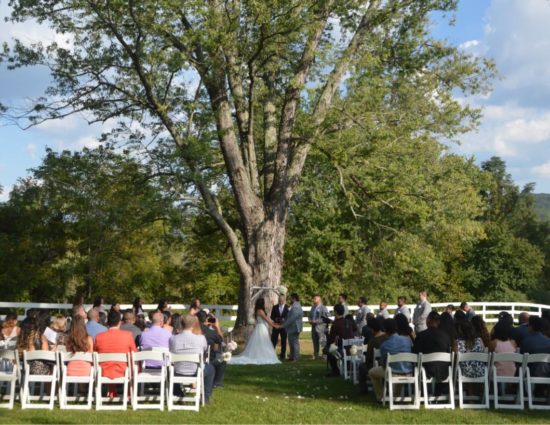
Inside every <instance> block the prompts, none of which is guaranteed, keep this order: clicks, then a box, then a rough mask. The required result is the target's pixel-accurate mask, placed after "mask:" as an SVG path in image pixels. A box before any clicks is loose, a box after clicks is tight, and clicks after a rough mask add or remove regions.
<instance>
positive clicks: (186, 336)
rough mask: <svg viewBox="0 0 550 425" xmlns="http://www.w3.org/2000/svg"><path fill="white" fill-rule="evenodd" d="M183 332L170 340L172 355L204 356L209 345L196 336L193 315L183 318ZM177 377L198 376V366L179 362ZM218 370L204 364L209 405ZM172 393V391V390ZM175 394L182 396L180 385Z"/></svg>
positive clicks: (201, 337)
mask: <svg viewBox="0 0 550 425" xmlns="http://www.w3.org/2000/svg"><path fill="white" fill-rule="evenodd" d="M182 322H183V329H182V332H181V333H179V334H177V335H175V336H173V337H172V338H171V339H170V352H171V353H191V354H193V353H197V354H204V353H205V351H206V350H207V349H208V343H207V342H206V338H205V337H204V335H195V334H194V333H193V329H194V328H195V326H196V325H197V323H198V320H197V317H196V316H195V315H192V314H186V315H185V316H183V320H182ZM174 369H175V374H176V375H177V376H195V375H196V374H197V365H196V364H194V363H188V362H177V363H175V365H174ZM215 375H216V370H215V369H214V367H213V366H212V365H211V364H208V363H205V364H204V389H205V391H204V392H205V399H206V403H209V401H210V396H211V395H212V389H213V388H214V377H215ZM170 391H172V389H170ZM174 394H175V395H177V396H181V395H183V394H182V391H181V388H180V386H179V385H176V387H175V388H174Z"/></svg>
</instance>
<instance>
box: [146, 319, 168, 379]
mask: <svg viewBox="0 0 550 425" xmlns="http://www.w3.org/2000/svg"><path fill="white" fill-rule="evenodd" d="M152 321H153V325H152V326H151V327H150V328H149V329H147V330H146V331H144V332H142V334H141V337H140V342H141V348H142V349H150V348H169V347H170V338H171V337H172V332H169V331H168V330H166V329H164V328H163V325H164V314H163V313H162V312H160V311H155V313H153V320H152ZM145 367H147V368H149V369H160V368H161V367H162V362H160V361H158V360H147V361H146V362H145Z"/></svg>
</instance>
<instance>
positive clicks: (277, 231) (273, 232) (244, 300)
mask: <svg viewBox="0 0 550 425" xmlns="http://www.w3.org/2000/svg"><path fill="white" fill-rule="evenodd" d="M286 217H287V212H286V210H285V211H284V212H283V214H282V217H279V218H270V219H268V220H265V221H263V222H262V223H260V225H259V226H258V228H257V229H256V230H255V231H253V232H251V234H250V235H249V236H248V238H247V240H246V258H247V262H248V264H249V266H250V272H249V273H243V272H241V284H240V290H239V310H238V313H237V321H236V323H235V328H236V329H237V332H239V329H242V330H244V329H246V327H247V325H248V324H249V322H250V321H251V320H252V319H253V318H254V302H255V301H254V298H253V292H252V288H253V287H262V288H271V289H274V288H276V287H277V286H279V285H280V284H281V277H282V272H283V256H284V245H285V236H286ZM256 292H257V290H255V291H254V293H256ZM260 297H263V298H264V299H265V301H266V311H267V313H268V314H269V312H270V310H271V306H272V305H273V304H275V303H276V302H277V294H276V293H275V291H273V290H269V289H267V290H261V293H260V294H259V295H258V297H257V298H260ZM257 298H256V299H257Z"/></svg>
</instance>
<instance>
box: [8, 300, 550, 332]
mask: <svg viewBox="0 0 550 425" xmlns="http://www.w3.org/2000/svg"><path fill="white" fill-rule="evenodd" d="M448 304H453V305H454V306H455V308H458V306H459V305H460V302H444V303H433V304H432V308H433V309H436V310H438V311H443V310H444V309H445V307H446V306H447V305H448ZM468 304H469V305H470V306H471V307H472V308H473V309H474V310H475V312H476V314H479V315H481V316H482V317H483V320H485V321H486V322H487V323H495V322H496V321H497V315H498V313H500V312H501V311H507V312H508V313H510V314H511V315H512V316H513V317H514V320H516V319H517V316H518V315H519V314H520V313H521V312H524V311H525V312H528V313H529V314H535V315H538V316H540V315H541V313H542V310H546V309H549V310H550V305H544V304H532V303H514V302H483V301H480V302H474V301H472V302H469V301H468ZM71 307H72V305H71V304H56V303H20V302H0V309H2V310H16V311H18V313H19V319H20V320H22V319H23V318H24V317H25V314H26V312H27V310H29V309H31V308H37V309H49V310H52V311H63V310H70V309H71ZM91 307H92V305H91V304H85V305H84V308H85V309H86V310H88V309H89V308H91ZM105 307H106V309H108V306H105ZM120 307H121V309H122V310H124V309H128V308H131V307H132V305H131V304H121V305H120ZM142 307H143V310H144V311H151V310H154V309H156V308H157V304H143V306H142ZM171 307H172V311H173V312H184V311H186V310H187V309H188V308H189V306H188V305H186V304H172V305H171ZM202 307H203V308H205V309H208V310H210V312H212V313H213V314H215V315H216V317H218V319H219V320H220V321H234V320H235V319H236V318H237V316H236V313H237V307H238V306H237V305H236V304H231V305H219V304H203V305H202ZM327 307H328V309H329V311H330V312H331V313H332V307H331V306H327ZM369 308H370V310H371V311H372V312H373V313H375V314H376V312H377V311H378V305H374V304H373V305H369ZM396 308H397V306H396V305H389V306H388V310H389V312H390V313H391V312H392V311H394V310H395V309H396ZM409 308H410V309H411V313H412V310H413V309H414V305H409ZM21 310H24V314H21ZM309 310H311V307H309V306H304V312H305V313H306V314H305V317H304V322H307V312H309ZM349 310H350V311H351V312H353V311H355V310H357V306H350V307H349ZM0 320H4V315H1V316H0ZM310 330H311V328H310V327H309V326H304V332H309V331H310Z"/></svg>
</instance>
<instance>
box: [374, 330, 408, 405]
mask: <svg viewBox="0 0 550 425" xmlns="http://www.w3.org/2000/svg"><path fill="white" fill-rule="evenodd" d="M384 329H385V331H386V334H387V335H388V339H387V340H386V341H384V342H383V343H382V345H381V346H380V364H381V365H380V366H378V367H373V368H372V369H371V370H369V378H370V379H371V381H372V386H373V387H374V392H375V394H376V400H377V401H379V402H380V401H382V397H383V395H384V378H385V376H386V367H387V364H386V363H387V359H388V354H398V353H410V352H411V350H412V341H411V339H410V338H408V337H405V336H400V335H397V325H396V323H395V320H394V319H386V320H384ZM391 368H392V372H393V373H394V374H397V375H405V376H410V375H411V373H412V371H413V368H412V365H411V363H409V362H399V363H392V365H391Z"/></svg>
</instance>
